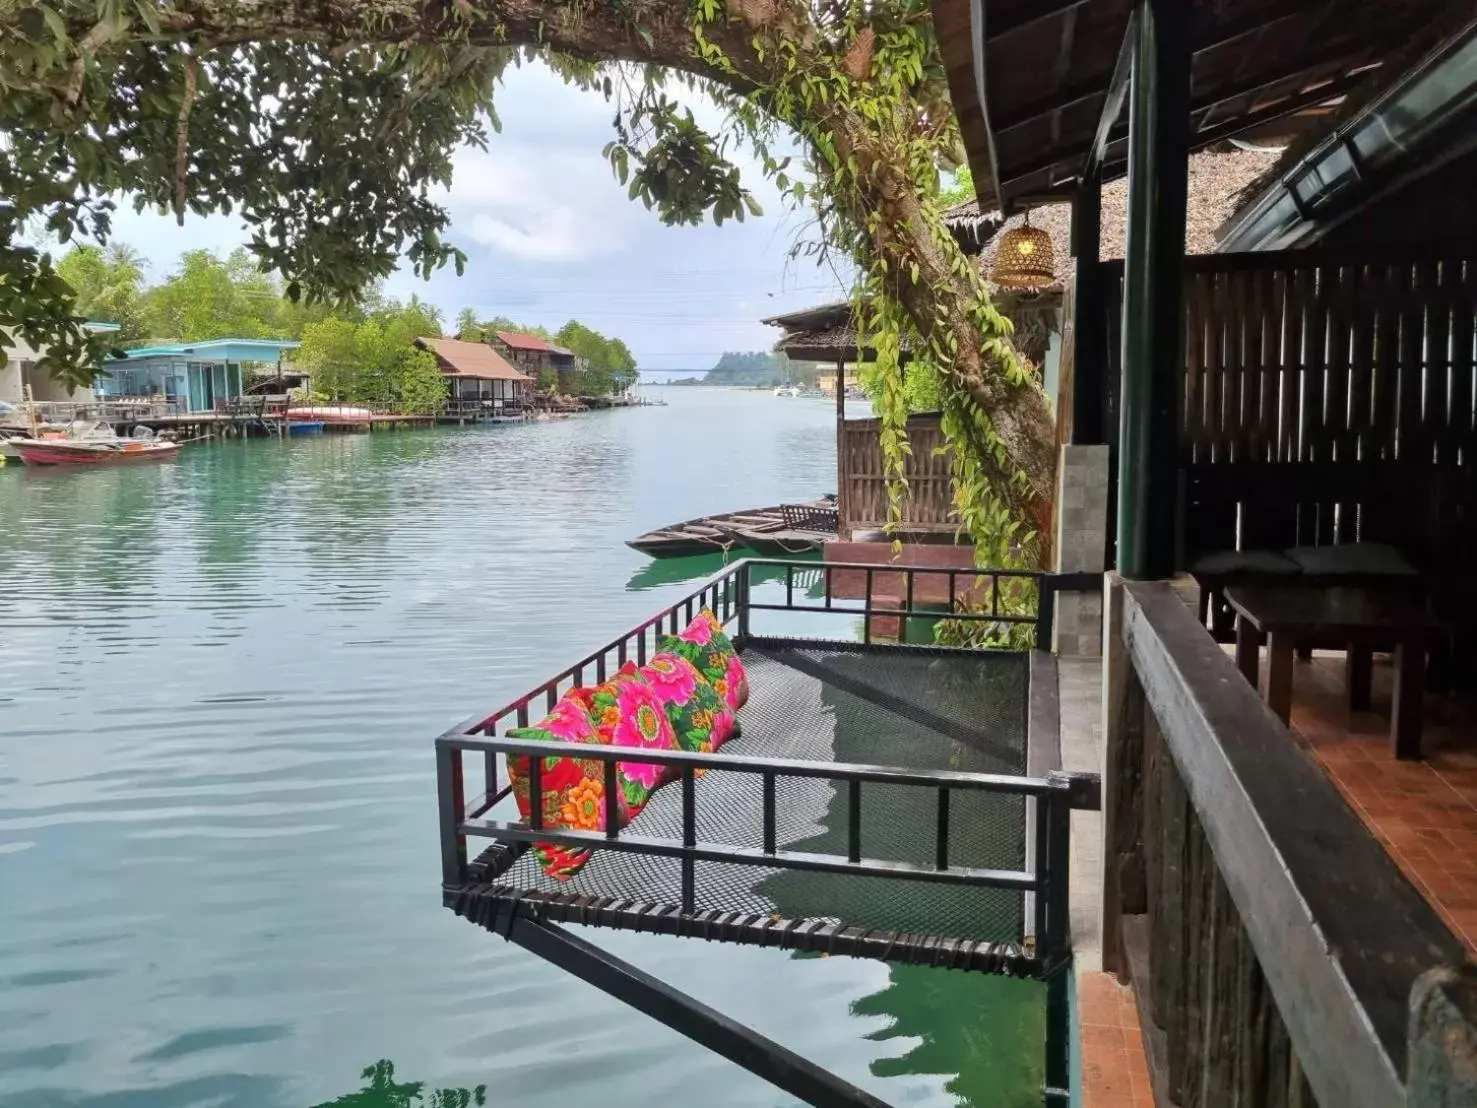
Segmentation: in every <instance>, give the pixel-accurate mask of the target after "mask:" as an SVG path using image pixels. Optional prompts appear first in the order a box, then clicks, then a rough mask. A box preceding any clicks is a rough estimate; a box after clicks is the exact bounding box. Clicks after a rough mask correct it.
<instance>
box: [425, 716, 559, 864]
mask: <svg viewBox="0 0 1477 1108" xmlns="http://www.w3.org/2000/svg"><path fill="white" fill-rule="evenodd" d="M533 795H534V796H537V795H538V794H537V793H534V794H533ZM436 801H437V807H438V814H439V822H440V827H441V884H442V885H443V886H457V885H461V884H463V883H464V882H465V881H466V879H467V840H466V839H465V838H463V837H462V833H461V824H462V812H463V811H464V810H465V807H466V800H465V798H464V792H463V786H462V756H461V751H459V750H457V749H456V748H455V747H453V746H451V745H450V744H448V743H445V742H438V743H437V744H436Z"/></svg>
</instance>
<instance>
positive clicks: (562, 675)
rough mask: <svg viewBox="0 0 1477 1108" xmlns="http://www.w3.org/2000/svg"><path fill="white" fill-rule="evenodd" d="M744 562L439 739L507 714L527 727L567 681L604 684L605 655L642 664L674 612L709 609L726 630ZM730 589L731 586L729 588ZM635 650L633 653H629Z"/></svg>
mask: <svg viewBox="0 0 1477 1108" xmlns="http://www.w3.org/2000/svg"><path fill="white" fill-rule="evenodd" d="M744 564H745V563H744V562H741V561H740V562H735V563H733V564H732V565H729V566H726V567H725V568H723V569H722V570H720V571H719V572H718V573H715V574H714V575H713V576H712V577H709V578H708V579H707V580H706V581H704V582H703V583H702V584H701V585H700V586H699V587H698V588H697V589H696V590H694V591H693V592H690V593H688V594H687V595H686V596H683V597H681V598H680V599H678V600H676V601H674V602H673V603H671V604H669V605H668V606H667V607H665V608H663V609H662V610H661V611H659V612H658V613H657V614H656V615H654V616H650V617H648V618H647V619H644V620H642V621H641V622H640V623H638V624H637V625H636V626H635V627H633V628H631V630H629V631H627V632H626V633H625V634H623V635H620V636H618V637H617V638H615V639H612V640H611V641H610V642H608V643H607V644H606V645H605V646H602V647H601V648H600V649H598V650H595V651H593V652H592V653H590V654H587V655H585V656H584V657H583V658H581V659H580V660H579V661H578V662H575V663H574V664H573V665H571V666H568V667H566V668H565V669H563V670H560V671H559V672H558V673H556V674H555V675H554V676H553V677H550V678H549V679H548V680H547V681H544V682H543V683H542V684H539V685H535V686H534V687H533V688H532V689H531V690H530V691H529V692H527V693H525V694H524V695H523V696H520V697H518V698H517V699H516V700H512V701H509V702H508V703H507V704H505V705H503V706H502V707H501V708H498V709H497V710H496V711H494V712H492V713H491V714H487V713H484V714H482V715H477V716H470V717H468V718H467V719H465V720H463V721H462V722H460V723H458V724H456V725H455V726H453V727H450V728H448V729H447V730H446V731H445V732H444V734H443V737H444V738H454V737H456V736H459V735H470V734H486V733H488V732H490V731H491V730H492V728H494V727H495V726H497V724H498V723H499V722H501V721H502V720H503V719H505V718H506V717H508V716H510V715H516V716H517V717H518V726H520V727H526V726H527V725H528V722H529V720H528V709H529V706H530V704H531V703H532V702H533V701H534V700H535V699H537V698H538V697H539V696H540V695H541V694H542V695H543V696H544V698H545V701H546V704H547V706H548V708H549V709H550V710H552V709H553V707H554V705H555V703H557V702H558V699H559V696H558V692H559V686H560V684H561V683H562V682H564V681H571V682H572V683H573V684H575V685H582V684H584V682H585V670H586V669H590V668H593V669H594V670H595V678H596V680H597V681H604V680H605V679H606V676H607V664H608V662H609V661H610V655H611V654H615V655H616V658H615V663H616V666H617V667H619V666H621V665H624V664H625V663H626V661H627V660H628V656H629V655H631V654H633V653H634V654H635V655H636V659H637V661H638V662H641V663H644V662H645V661H646V646H647V641H646V640H647V634H648V632H652V634H651V645H652V646H653V647H655V645H656V640H657V638H658V637H660V635H661V634H662V630H661V628H662V624H663V622H664V621H665V622H666V623H668V625H669V627H670V630H671V633H673V634H675V633H676V632H677V631H678V630H679V629H680V628H678V626H677V621H678V618H679V613H681V618H683V619H685V620H687V621H689V622H690V621H691V620H692V618H693V617H694V616H696V615H697V613H698V612H699V611H701V610H702V609H703V608H708V609H710V610H711V611H712V612H713V613H714V614H715V615H716V616H717V617H718V619H719V622H721V623H723V624H724V625H727V624H729V623H732V622H733V621H734V620H735V619H736V618H737V617H738V614H739V603H740V598H739V589H740V587H741V586H740V582H741V581H742V578H741V577H740V570H741V568H742V567H743V565H744ZM730 586H732V587H730ZM633 648H634V649H633Z"/></svg>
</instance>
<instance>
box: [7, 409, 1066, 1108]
mask: <svg viewBox="0 0 1477 1108" xmlns="http://www.w3.org/2000/svg"><path fill="white" fill-rule="evenodd" d="M652 395H654V396H659V397H662V398H664V399H667V400H668V401H669V402H670V405H669V406H667V407H652V408H645V409H635V410H625V411H613V412H605V413H593V414H590V415H588V416H583V417H579V418H576V419H572V420H568V421H562V422H556V423H543V424H530V425H524V426H505V427H488V428H475V429H472V428H469V429H465V430H452V429H446V430H441V431H434V432H432V431H424V432H404V433H396V434H376V435H373V436H326V437H323V438H318V439H303V440H291V441H288V442H280V443H279V442H275V441H261V440H254V441H247V442H240V441H238V442H232V443H223V444H214V445H207V444H200V445H195V446H189V447H186V448H185V450H184V451H183V452H182V455H181V457H180V459H179V460H178V461H177V462H171V463H163V464H153V465H143V466H137V467H124V468H119V469H112V470H101V471H96V472H57V471H51V470H33V469H25V468H16V467H14V466H13V465H12V466H10V467H6V468H5V469H3V470H0V1105H4V1106H5V1108H41V1106H45V1108H62V1106H68V1108H73V1106H77V1108H81V1106H86V1108H184V1106H191V1108H193V1106H201V1108H204V1106H210V1108H308V1106H311V1105H318V1104H322V1103H325V1102H332V1101H334V1100H335V1099H336V1098H340V1097H342V1098H344V1101H343V1102H344V1103H345V1104H346V1105H347V1104H353V1105H355V1106H356V1108H379V1106H381V1105H383V1106H384V1108H391V1106H395V1108H403V1106H405V1105H409V1104H416V1103H418V1101H417V1100H415V1099H406V1094H408V1092H409V1089H410V1086H409V1085H408V1084H407V1083H413V1082H425V1083H426V1088H425V1091H426V1093H427V1094H429V1092H430V1091H431V1090H432V1089H433V1088H441V1087H447V1088H468V1089H470V1088H473V1087H475V1086H477V1085H485V1086H486V1087H487V1102H488V1103H489V1104H493V1105H499V1106H503V1105H520V1106H521V1105H529V1106H533V1108H544V1106H554V1105H561V1106H562V1105H568V1104H571V1103H595V1102H598V1103H602V1104H610V1105H616V1106H623V1105H641V1106H642V1108H665V1106H684V1108H685V1106H687V1105H692V1104H696V1103H699V1102H701V1103H702V1104H703V1106H704V1108H727V1106H740V1105H744V1106H748V1105H756V1106H766V1108H767V1106H771V1105H788V1104H790V1103H792V1101H791V1100H790V1098H788V1097H786V1096H784V1095H783V1094H780V1093H777V1092H776V1091H775V1090H773V1089H772V1088H771V1087H770V1086H768V1085H765V1084H764V1083H762V1082H760V1081H759V1080H758V1079H756V1078H753V1077H750V1076H749V1075H748V1074H746V1073H744V1072H743V1071H741V1070H739V1069H738V1068H736V1067H734V1066H732V1065H730V1064H728V1063H727V1062H725V1061H723V1060H721V1059H719V1058H717V1057H716V1056H714V1055H712V1054H709V1053H707V1052H706V1051H704V1050H702V1049H701V1048H699V1047H697V1046H695V1045H693V1044H691V1043H690V1042H688V1041H687V1040H686V1039H684V1038H682V1037H681V1036H679V1035H677V1034H676V1033H674V1032H671V1031H668V1030H667V1029H665V1028H663V1027H660V1026H658V1025H657V1024H655V1023H653V1022H652V1021H651V1020H649V1019H648V1018H647V1017H645V1016H643V1015H641V1014H640V1013H638V1012H635V1011H632V1010H630V1009H628V1008H626V1007H624V1006H623V1005H621V1004H619V1003H617V1002H615V1001H613V1000H611V999H609V998H607V997H605V996H604V995H603V994H600V993H598V992H596V991H595V990H594V989H593V988H591V987H590V986H588V985H585V984H584V983H583V982H581V981H579V980H577V979H575V978H573V977H569V976H566V975H564V974H562V973H560V972H559V971H557V970H555V969H553V968H551V967H549V966H547V965H545V964H543V963H541V962H540V961H538V960H537V959H535V958H534V957H533V956H531V955H528V954H525V953H524V952H522V951H521V950H519V949H517V948H515V947H512V946H510V945H508V944H506V943H504V942H503V941H502V940H500V939H497V938H495V937H493V936H490V935H489V934H487V933H486V932H484V931H482V930H480V929H478V928H475V927H473V926H471V925H469V924H467V923H465V922H463V921H460V920H458V919H457V918H456V917H454V916H453V915H452V914H451V913H449V912H447V911H446V910H444V909H443V908H441V906H440V896H439V888H438V884H439V863H438V853H437V845H436V827H435V773H434V766H433V759H432V754H431V739H432V738H433V736H434V735H435V734H436V733H437V732H439V731H440V730H441V729H442V728H444V727H445V726H447V725H449V724H450V723H452V722H454V721H456V720H457V719H460V718H462V717H465V716H467V715H470V714H471V713H473V712H474V711H476V710H478V709H486V708H490V707H493V706H495V705H496V704H498V703H502V702H504V701H506V700H507V699H509V698H510V697H511V696H512V695H513V694H515V693H517V692H520V691H522V690H523V689H524V688H526V687H528V686H530V685H532V684H534V683H536V682H537V681H538V680H541V679H542V678H544V677H546V676H547V675H548V674H549V673H551V672H553V671H555V670H557V669H560V668H562V666H563V665H565V664H567V663H568V662H569V661H570V660H572V659H573V657H574V656H575V655H576V654H583V653H585V652H586V651H587V650H588V649H589V648H593V647H594V646H596V645H598V644H599V643H600V642H603V641H605V640H607V639H609V638H612V637H614V636H615V635H616V634H618V633H619V632H621V631H623V630H625V629H626V628H628V627H629V626H631V625H633V624H634V623H636V622H638V621H639V620H640V619H641V618H643V617H644V616H645V615H647V614H648V613H649V612H651V611H653V610H655V609H656V608H658V607H660V606H661V605H662V604H663V603H664V602H665V598H667V597H675V596H677V595H680V594H681V593H682V592H683V591H684V588H685V585H684V584H683V583H679V582H676V581H673V580H671V578H673V577H674V576H678V575H680V574H681V573H688V574H693V573H701V572H705V571H711V570H713V569H715V568H716V567H717V566H718V564H719V561H718V559H717V558H716V557H715V558H713V559H708V560H700V561H698V562H697V563H691V562H689V563H686V564H684V565H683V566H681V567H678V568H676V569H672V568H669V567H662V566H653V565H652V564H651V563H650V562H649V561H648V560H647V559H646V558H645V557H643V556H642V555H639V554H637V553H635V552H634V551H632V550H630V549H628V548H627V547H626V546H625V545H624V540H625V539H627V538H629V537H631V536H633V535H635V534H637V533H639V532H641V531H643V530H646V529H647V528H649V527H652V526H655V525H658V524H661V523H664V522H669V521H671V520H674V519H683V518H687V517H690V516H694V515H699V514H702V513H704V512H707V511H713V510H722V509H727V508H734V507H747V506H752V505H757V504H765V503H775V502H778V501H781V500H785V499H798V498H808V497H812V496H814V495H816V494H818V493H821V492H825V491H831V490H832V489H833V488H834V484H835V440H834V434H833V423H832V419H833V416H832V411H831V408H830V406H829V405H828V404H826V403H822V402H819V401H806V400H780V399H776V398H774V397H773V396H770V395H768V394H767V393H756V392H729V391H718V390H707V389H680V388H669V389H655V390H652ZM590 934H591V937H592V938H594V939H595V940H596V941H598V942H600V943H602V944H604V945H606V946H608V947H609V948H610V949H612V950H615V951H616V952H618V953H619V954H621V955H622V956H624V957H628V958H631V959H632V960H634V961H635V962H637V963H638V964H640V965H642V966H644V967H647V968H649V969H652V970H654V971H658V972H660V973H661V975H662V976H664V977H665V978H667V979H668V980H670V981H672V982H673V983H675V984H676V985H678V987H680V988H683V989H685V990H687V991H690V992H692V993H694V994H695V995H697V996H698V997H699V998H700V999H702V1000H704V1001H705V1002H707V1003H710V1004H713V1005H715V1006H717V1007H719V1008H721V1009H723V1010H725V1011H727V1012H729V1013H730V1014H732V1015H734V1016H736V1017H738V1018H740V1019H743V1020H745V1021H747V1022H750V1023H752V1024H753V1025H754V1026H756V1027H757V1028H758V1029H759V1030H761V1031H762V1032H764V1033H765V1034H768V1035H770V1036H772V1037H774V1038H776V1039H778V1040H779V1041H781V1042H782V1043H784V1044H785V1045H787V1046H789V1047H791V1048H792V1049H795V1050H798V1051H800V1052H801V1053H803V1054H806V1055H807V1056H810V1057H812V1058H815V1059H816V1060H818V1061H819V1062H821V1063H822V1064H824V1065H826V1066H828V1067H830V1068H832V1069H835V1070H837V1071H838V1072H840V1073H841V1074H843V1075H844V1076H846V1077H847V1078H848V1079H850V1080H853V1081H856V1082H857V1083H859V1084H861V1085H863V1086H865V1087H867V1088H869V1089H871V1090H872V1091H874V1092H875V1093H876V1094H877V1095H879V1096H881V1097H883V1098H884V1099H886V1100H888V1101H889V1102H890V1103H894V1104H898V1105H903V1104H907V1105H930V1106H932V1105H953V1104H971V1105H989V1106H991V1108H996V1106H999V1108H1015V1106H1017V1105H1019V1106H1022V1108H1024V1106H1025V1105H1032V1104H1037V1103H1039V1092H1038V1091H1037V1090H1038V1089H1039V1080H1040V1076H1039V1075H1040V1054H1041V1046H1040V1043H1041V1035H1042V1024H1041V1017H1040V1008H1039V1002H1038V1001H1039V994H1038V991H1037V987H1036V986H1033V985H1031V984H1028V983H1019V982H1012V981H1001V980H996V979H990V978H985V977H981V976H969V975H964V974H960V973H948V972H945V971H939V970H918V969H908V968H904V967H890V966H887V965H884V964H881V963H875V962H862V961H854V960H851V959H845V958H831V959H818V958H796V957H793V956H791V955H789V954H785V953H782V952H778V951H767V950H750V949H746V948H732V947H722V946H717V945H712V944H706V943H700V942H696V941H679V940H663V939H657V938H652V937H648V936H633V935H624V934H610V933H607V932H594V933H590ZM381 1060H385V1061H386V1062H388V1063H389V1064H390V1065H391V1066H393V1078H392V1077H391V1075H390V1071H389V1068H388V1067H387V1066H385V1065H381V1066H380V1067H379V1068H378V1070H377V1071H375V1072H374V1073H370V1074H367V1075H361V1071H366V1070H367V1069H369V1068H370V1067H374V1066H375V1065H376V1063H378V1062H380V1061H381ZM365 1090H369V1091H367V1092H366V1091H365ZM356 1094H357V1095H356Z"/></svg>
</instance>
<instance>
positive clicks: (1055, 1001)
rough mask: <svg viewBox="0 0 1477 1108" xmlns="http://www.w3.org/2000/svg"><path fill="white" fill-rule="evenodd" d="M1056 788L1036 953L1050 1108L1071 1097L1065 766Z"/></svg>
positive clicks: (1048, 820)
mask: <svg viewBox="0 0 1477 1108" xmlns="http://www.w3.org/2000/svg"><path fill="white" fill-rule="evenodd" d="M1047 779H1048V780H1049V781H1050V782H1051V791H1050V792H1049V793H1047V794H1046V795H1045V796H1043V797H1041V798H1040V800H1039V801H1038V802H1037V811H1038V813H1039V814H1040V817H1041V819H1042V820H1044V821H1045V824H1046V835H1045V840H1046V858H1045V864H1044V865H1043V866H1042V867H1040V868H1041V871H1042V872H1044V874H1045V877H1046V888H1045V889H1043V890H1042V891H1041V892H1039V893H1038V894H1037V895H1038V896H1040V897H1041V898H1042V899H1044V900H1045V901H1046V911H1045V913H1044V915H1045V919H1046V928H1045V934H1044V935H1039V934H1038V935H1037V937H1036V944H1037V952H1036V953H1037V957H1038V958H1040V959H1042V961H1043V963H1044V964H1045V968H1046V972H1047V978H1046V1073H1045V1077H1046V1088H1045V1090H1044V1096H1043V1102H1044V1103H1045V1104H1046V1106H1047V1108H1067V1106H1068V1105H1069V1104H1070V1102H1071V1081H1072V1078H1071V1046H1070V1043H1071V1037H1072V1026H1071V1011H1070V1007H1071V998H1070V992H1071V980H1072V978H1071V973H1070V972H1069V967H1070V964H1071V953H1072V921H1071V910H1070V908H1069V904H1070V894H1071V889H1070V883H1069V878H1070V874H1071V869H1072V851H1071V834H1072V807H1071V797H1072V793H1071V787H1072V786H1071V777H1070V775H1068V774H1065V773H1063V772H1061V771H1060V770H1053V771H1052V772H1051V773H1049V774H1048V775H1047Z"/></svg>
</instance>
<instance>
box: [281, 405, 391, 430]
mask: <svg viewBox="0 0 1477 1108" xmlns="http://www.w3.org/2000/svg"><path fill="white" fill-rule="evenodd" d="M373 419H374V413H373V412H371V411H370V410H369V409H368V408H359V407H354V406H352V405H348V404H317V405H313V406H311V407H306V408H288V409H287V421H288V422H289V423H333V424H338V425H341V426H346V427H358V426H366V427H367V426H368V425H369V423H370V421H371V420H373Z"/></svg>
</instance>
